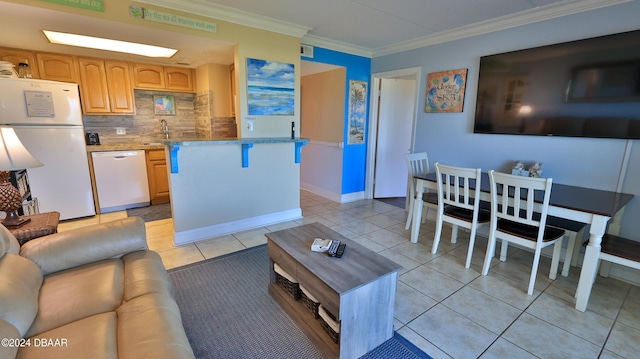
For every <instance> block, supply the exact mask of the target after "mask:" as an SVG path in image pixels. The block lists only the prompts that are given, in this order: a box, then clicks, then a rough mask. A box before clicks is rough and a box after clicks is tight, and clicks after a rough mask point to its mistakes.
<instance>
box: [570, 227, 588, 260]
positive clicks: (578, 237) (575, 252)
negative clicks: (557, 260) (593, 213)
mask: <svg viewBox="0 0 640 359" xmlns="http://www.w3.org/2000/svg"><path fill="white" fill-rule="evenodd" d="M585 228H586V227H582V229H580V231H579V232H578V233H577V234H576V243H575V244H574V246H573V255H572V256H571V266H572V267H577V266H578V257H580V247H582V239H583V238H584V229H585Z"/></svg>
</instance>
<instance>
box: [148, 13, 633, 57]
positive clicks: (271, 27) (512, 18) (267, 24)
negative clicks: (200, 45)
mask: <svg viewBox="0 0 640 359" xmlns="http://www.w3.org/2000/svg"><path fill="white" fill-rule="evenodd" d="M137 1H138V2H140V3H145V4H149V5H155V6H161V7H164V8H167V9H172V10H176V11H182V12H186V13H191V14H195V15H200V16H205V17H208V18H212V19H218V20H222V21H227V22H231V23H235V24H239V25H243V26H248V27H253V28H257V29H261V30H266V31H272V32H276V33H280V34H284V35H289V36H294V37H298V38H300V39H301V40H300V41H301V43H304V44H308V45H312V46H318V47H322V48H326V49H330V50H334V51H339V52H344V53H347V54H352V55H357V56H363V57H368V58H374V57H378V56H385V55H391V54H395V53H400V52H404V51H408V50H414V49H418V48H421V47H426V46H431V45H437V44H441V43H445V42H449V41H455V40H460V39H464V38H468V37H473V36H477V35H482V34H487V33H490V32H494V31H499V30H505V29H509V28H513V27H517V26H522V25H527V24H531V23H535V22H539V21H545V20H549V19H554V18H558V17H562V16H567V15H571V14H576V13H580V12H584V11H590V10H594V9H598V8H603V7H607V6H612V5H617V4H622V3H626V2H629V1H633V0H566V1H563V2H560V3H555V4H551V5H546V6H541V7H537V8H534V9H531V10H526V11H522V12H520V13H518V14H511V15H505V16H502V17H499V18H496V19H491V20H487V21H482V22H478V23H475V24H470V25H467V26H463V27H459V28H456V29H453V30H449V31H443V32H439V33H436V34H433V35H428V36H424V37H420V38H417V39H413V40H407V41H402V42H399V43H397V44H393V45H391V46H386V47H380V48H376V49H370V48H365V47H361V46H356V45H353V44H349V43H346V42H341V41H336V40H332V39H328V38H325V37H321V36H316V35H312V34H309V33H308V32H309V31H311V30H313V29H312V28H310V27H306V26H302V25H298V24H294V23H290V22H286V21H282V20H277V19H274V18H270V17H267V16H262V15H257V14H254V13H251V12H248V11H243V10H238V9H234V8H232V7H228V6H222V5H218V4H215V3H211V2H208V1H206V0H189V1H185V0H137Z"/></svg>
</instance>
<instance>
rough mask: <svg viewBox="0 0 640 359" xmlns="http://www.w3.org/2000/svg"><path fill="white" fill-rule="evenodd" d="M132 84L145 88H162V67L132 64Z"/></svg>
mask: <svg viewBox="0 0 640 359" xmlns="http://www.w3.org/2000/svg"><path fill="white" fill-rule="evenodd" d="M133 86H134V87H135V88H145V89H164V87H165V86H164V67H162V66H160V65H148V64H133Z"/></svg>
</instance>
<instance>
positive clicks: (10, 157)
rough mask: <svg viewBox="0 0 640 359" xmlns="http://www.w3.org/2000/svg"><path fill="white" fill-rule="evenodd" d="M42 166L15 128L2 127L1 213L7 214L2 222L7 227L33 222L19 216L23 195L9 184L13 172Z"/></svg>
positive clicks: (0, 146) (0, 132) (0, 129)
mask: <svg viewBox="0 0 640 359" xmlns="http://www.w3.org/2000/svg"><path fill="white" fill-rule="evenodd" d="M40 166H42V163H40V161H38V160H37V159H36V158H35V157H33V155H31V153H29V151H28V150H27V149H26V148H25V147H24V145H23V144H22V142H20V139H19V138H18V135H16V132H15V131H14V129H13V127H9V126H0V211H4V212H5V213H6V214H7V217H6V218H5V219H4V220H3V221H2V224H3V225H4V226H5V227H7V228H18V227H20V226H22V225H25V224H27V223H29V222H30V221H31V219H30V218H20V216H19V215H18V210H19V209H20V208H22V195H21V194H20V191H18V189H17V188H16V187H15V186H13V185H12V184H11V182H9V175H10V174H11V171H17V170H22V169H25V168H33V167H40Z"/></svg>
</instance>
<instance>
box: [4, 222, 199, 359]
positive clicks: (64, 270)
mask: <svg viewBox="0 0 640 359" xmlns="http://www.w3.org/2000/svg"><path fill="white" fill-rule="evenodd" d="M0 247H1V248H0V339H1V340H2V342H1V343H0V358H14V357H15V358H47V359H55V358H65V359H70V358H83V359H84V358H92V359H95V358H135V359H141V358H154V359H155V358H194V355H193V351H192V349H191V346H190V345H189V341H188V340H187V337H186V335H185V332H184V328H183V326H182V321H181V317H180V311H179V309H178V305H177V304H176V302H175V300H174V298H173V293H172V286H171V283H170V282H169V277H168V275H167V271H166V270H165V268H164V266H163V264H162V261H161V260H160V256H159V255H158V254H157V253H155V252H153V251H150V250H148V249H147V242H146V232H145V226H144V222H143V221H142V220H141V219H140V218H137V217H131V218H126V219H122V220H118V221H114V222H110V223H105V224H99V225H95V226H90V227H84V228H79V229H76V230H72V231H68V232H62V233H57V234H53V235H50V236H45V237H41V238H37V239H34V240H32V241H30V242H28V243H26V244H25V245H24V246H22V248H20V247H19V245H18V242H17V241H16V239H15V237H13V235H12V234H11V233H10V232H9V231H8V230H7V229H6V228H5V227H4V226H1V225H0Z"/></svg>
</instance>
